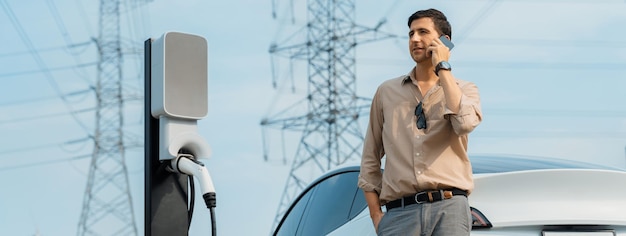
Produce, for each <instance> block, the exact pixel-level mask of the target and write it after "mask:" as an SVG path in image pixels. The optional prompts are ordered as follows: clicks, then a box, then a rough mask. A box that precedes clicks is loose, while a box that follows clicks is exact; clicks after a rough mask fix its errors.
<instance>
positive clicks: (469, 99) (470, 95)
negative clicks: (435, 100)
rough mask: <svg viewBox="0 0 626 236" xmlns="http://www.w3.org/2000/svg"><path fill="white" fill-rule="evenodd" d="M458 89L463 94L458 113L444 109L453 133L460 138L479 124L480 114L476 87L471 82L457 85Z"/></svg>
mask: <svg viewBox="0 0 626 236" xmlns="http://www.w3.org/2000/svg"><path fill="white" fill-rule="evenodd" d="M459 87H460V88H461V92H462V93H463V95H461V103H460V106H459V112H457V113H454V112H452V111H451V110H449V109H446V111H445V115H446V116H447V117H448V118H449V119H450V122H451V123H452V127H453V129H454V132H455V133H456V134H457V135H459V136H461V135H466V134H469V133H470V132H472V131H473V130H474V128H476V127H477V126H478V125H479V124H480V122H481V121H482V112H481V108H480V95H479V93H478V87H477V86H476V85H475V84H474V83H472V82H465V83H463V84H459Z"/></svg>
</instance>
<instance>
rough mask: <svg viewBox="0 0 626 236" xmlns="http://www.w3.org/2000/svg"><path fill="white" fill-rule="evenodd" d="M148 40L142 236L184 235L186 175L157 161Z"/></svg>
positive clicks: (145, 69) (157, 150)
mask: <svg viewBox="0 0 626 236" xmlns="http://www.w3.org/2000/svg"><path fill="white" fill-rule="evenodd" d="M151 51H152V39H148V40H146V41H145V43H144V74H145V78H144V79H145V84H144V85H145V86H144V92H145V93H144V122H145V129H144V140H145V143H144V153H145V154H144V155H145V156H144V158H145V194H144V196H145V199H144V208H145V212H144V221H145V226H144V227H145V235H146V236H161V235H163V236H169V235H181V236H186V235H188V233H189V232H188V226H189V219H188V216H187V209H188V204H187V192H188V191H187V184H188V181H187V175H181V174H176V173H172V172H168V171H167V170H166V169H165V166H166V164H164V163H162V162H161V161H160V160H159V136H160V135H159V120H158V119H156V118H154V117H152V115H151V104H152V103H151V102H152V101H151V97H152V92H151V82H152V77H151V64H152V63H151V61H152V59H151V58H152V55H151Z"/></svg>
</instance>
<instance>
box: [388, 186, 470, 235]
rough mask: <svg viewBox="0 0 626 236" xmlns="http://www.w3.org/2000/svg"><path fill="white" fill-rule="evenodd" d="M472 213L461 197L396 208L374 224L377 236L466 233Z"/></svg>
mask: <svg viewBox="0 0 626 236" xmlns="http://www.w3.org/2000/svg"><path fill="white" fill-rule="evenodd" d="M471 223H472V216H471V213H470V207H469V203H468V202H467V197H465V196H454V197H452V198H451V199H446V200H442V201H438V202H433V203H423V204H412V205H408V206H405V207H396V208H393V209H391V210H389V211H387V212H386V213H385V215H384V216H383V218H382V219H381V220H380V223H378V231H377V232H376V233H377V234H378V235H379V236H405V235H406V236H411V235H412V236H457V235H458V236H467V235H470V230H471Z"/></svg>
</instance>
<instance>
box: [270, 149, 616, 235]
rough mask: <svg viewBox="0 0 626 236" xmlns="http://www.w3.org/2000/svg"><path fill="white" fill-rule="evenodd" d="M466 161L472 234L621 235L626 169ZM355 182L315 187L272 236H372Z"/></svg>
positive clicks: (506, 159) (344, 177) (539, 161)
mask: <svg viewBox="0 0 626 236" xmlns="http://www.w3.org/2000/svg"><path fill="white" fill-rule="evenodd" d="M470 160H471V162H472V167H473V172H474V182H475V188H474V191H473V192H472V194H471V195H470V196H469V203H470V206H471V210H472V218H473V226H472V232H471V235H507V236H518V235H519V236H522V235H524V236H525V235H533V236H565V235H567V236H617V235H619V236H626V170H625V169H619V168H613V167H607V166H600V165H594V164H590V163H582V162H574V161H567V160H562V159H552V158H537V157H521V156H471V157H470ZM358 175H359V166H358V165H353V166H348V167H342V168H338V169H335V170H332V171H330V172H328V173H326V174H324V175H323V176H321V177H320V178H318V179H317V180H315V181H313V182H312V183H311V184H310V185H309V186H308V187H307V188H306V189H305V190H304V191H303V192H302V193H301V194H300V195H299V196H298V197H297V198H296V199H295V200H294V202H293V203H292V205H291V206H290V207H289V209H288V210H287V213H286V214H285V216H284V217H283V218H282V220H281V222H280V223H279V224H278V226H277V228H276V229H275V230H274V232H273V235H277V236H282V235H289V236H293V235H303V236H309V235H315V236H319V235H350V236H353V235H376V233H375V232H374V227H373V225H372V221H371V219H370V217H369V211H368V210H367V204H366V202H365V198H364V196H363V193H362V191H361V190H360V189H358V187H357V178H358ZM383 209H384V207H383Z"/></svg>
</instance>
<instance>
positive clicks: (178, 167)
mask: <svg viewBox="0 0 626 236" xmlns="http://www.w3.org/2000/svg"><path fill="white" fill-rule="evenodd" d="M170 168H171V171H173V172H176V173H181V174H186V175H189V176H195V177H196V178H197V179H198V182H199V183H200V190H201V191H202V198H203V199H204V203H205V204H206V206H207V208H209V211H210V214H211V233H212V235H213V236H215V235H217V228H216V226H215V209H214V208H215V206H216V198H215V187H214V186H213V180H211V176H210V175H209V171H208V170H207V169H206V167H205V166H204V164H203V163H202V162H199V161H197V160H196V159H195V158H194V156H193V155H191V154H184V153H181V154H178V156H176V158H175V159H173V160H171V162H170ZM192 181H193V180H192ZM192 191H193V189H192ZM191 194H192V197H193V194H195V193H193V192H192V193H191ZM192 207H193V206H192ZM192 211H193V210H191V212H192ZM189 220H190V221H191V216H190V217H189Z"/></svg>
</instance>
